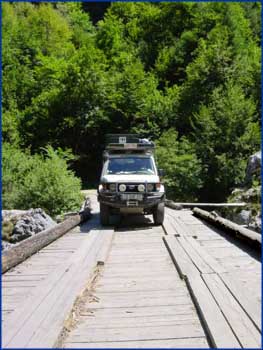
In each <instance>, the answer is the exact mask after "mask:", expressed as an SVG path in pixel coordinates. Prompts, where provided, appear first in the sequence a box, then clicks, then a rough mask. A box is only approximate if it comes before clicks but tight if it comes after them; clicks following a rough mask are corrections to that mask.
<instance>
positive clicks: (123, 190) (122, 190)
mask: <svg viewBox="0 0 263 350" xmlns="http://www.w3.org/2000/svg"><path fill="white" fill-rule="evenodd" d="M119 190H120V191H121V192H125V191H126V185H124V184H121V185H120V186H119Z"/></svg>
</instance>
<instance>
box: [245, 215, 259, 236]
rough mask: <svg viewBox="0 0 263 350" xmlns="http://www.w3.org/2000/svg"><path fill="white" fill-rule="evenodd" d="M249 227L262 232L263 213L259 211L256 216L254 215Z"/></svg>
mask: <svg viewBox="0 0 263 350" xmlns="http://www.w3.org/2000/svg"><path fill="white" fill-rule="evenodd" d="M248 228H249V229H251V230H253V231H256V232H258V233H261V230H262V222H261V215H260V213H258V214H257V215H256V216H254V217H252V220H251V222H250V223H249V225H248Z"/></svg>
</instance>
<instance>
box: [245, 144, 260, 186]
mask: <svg viewBox="0 0 263 350" xmlns="http://www.w3.org/2000/svg"><path fill="white" fill-rule="evenodd" d="M260 169H261V151H258V152H256V153H255V154H252V156H250V157H249V159H248V163H247V168H246V182H251V181H252V178H253V176H254V175H256V176H260Z"/></svg>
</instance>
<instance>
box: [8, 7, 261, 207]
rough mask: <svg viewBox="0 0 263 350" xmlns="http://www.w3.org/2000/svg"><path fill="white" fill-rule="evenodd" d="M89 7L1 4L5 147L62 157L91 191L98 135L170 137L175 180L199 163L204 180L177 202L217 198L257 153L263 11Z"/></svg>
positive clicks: (186, 189) (98, 149)
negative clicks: (48, 149) (66, 152)
mask: <svg viewBox="0 0 263 350" xmlns="http://www.w3.org/2000/svg"><path fill="white" fill-rule="evenodd" d="M91 6H94V5H93V4H91V5H87V4H84V5H83V4H81V3H77V2H74V3H61V2H57V3H40V4H36V3H26V2H13V3H8V2H5V3H3V28H2V29H3V31H2V32H3V38H2V40H3V41H2V43H3V104H2V106H3V139H4V141H5V142H10V143H12V144H14V145H16V146H17V147H20V148H21V149H22V150H25V149H27V148H30V149H31V151H32V152H33V153H36V154H39V153H41V152H42V151H41V148H42V147H45V145H47V144H50V145H52V146H53V147H54V148H58V147H61V148H63V149H65V148H70V149H71V150H72V152H73V154H74V155H75V156H76V157H75V159H74V160H73V161H72V163H73V167H74V168H75V169H76V170H78V175H80V176H81V177H82V179H83V180H84V181H85V182H86V181H87V179H88V182H89V181H93V182H95V181H97V180H98V177H99V174H98V173H99V167H100V160H101V152H102V149H103V142H104V139H105V134H106V133H109V132H112V133H114V132H116V133H118V132H136V133H140V134H142V136H145V137H146V136H148V137H151V138H152V139H153V140H158V139H159V138H160V136H161V135H162V134H165V132H166V131H167V130H169V129H171V128H172V129H173V130H175V131H176V132H177V133H178V134H177V137H176V140H177V141H176V142H177V143H178V142H179V143H178V148H179V149H180V150H178V151H177V152H176V153H175V154H176V157H177V158H178V159H182V160H181V161H179V160H178V159H177V166H178V168H177V169H179V168H180V167H181V170H180V171H181V173H187V169H188V168H187V167H189V169H188V172H191V171H192V168H191V166H192V164H195V167H196V169H197V168H198V164H201V170H200V173H199V172H198V174H199V175H198V176H199V177H200V178H201V180H202V181H201V184H202V187H200V186H201V185H199V184H197V183H194V182H193V184H192V185H191V186H190V187H188V186H186V187H182V188H184V189H183V191H182V192H181V194H180V191H179V188H177V189H176V190H174V191H175V192H174V195H175V196H179V197H180V198H182V197H181V196H182V193H184V194H185V195H186V196H187V198H188V197H189V198H196V197H198V198H199V199H200V200H205V201H208V200H213V201H215V200H222V199H224V198H225V197H226V196H227V195H228V194H229V192H230V191H231V188H232V187H233V186H235V185H237V184H240V183H242V181H243V176H244V169H245V164H246V160H247V158H248V156H249V155H250V154H252V153H254V152H255V151H257V150H258V149H259V148H260V116H261V48H260V43H261V35H260V33H261V31H260V28H261V17H260V10H261V4H260V3H256V2H255V3H223V2H221V3H220V2H208V3H205V2H195V3H183V2H181V3H176V2H174V3H165V2H161V3H151V2H148V3H147V2H145V3H140V2H134V3H118V2H114V3H112V4H109V5H107V6H105V4H102V5H101V8H99V6H100V5H99V4H98V5H96V6H97V7H96V11H95V12H96V13H97V14H99V15H98V16H97V15H96V13H95V14H94V12H93V11H92V10H91ZM83 9H85V10H83ZM101 9H102V10H101ZM104 9H107V10H105V12H104V15H103V11H104ZM94 15H95V17H96V18H97V19H98V18H100V20H99V21H98V22H97V20H96V21H95V22H96V25H93V24H92V22H91V21H90V18H91V17H92V18H93V19H94ZM162 142H164V141H163V139H162ZM163 147H164V146H163ZM167 147H168V145H167ZM162 149H163V152H161V155H160V157H159V158H160V159H159V161H160V162H162V157H164V159H165V160H166V154H167V152H168V151H167V152H165V151H164V148H162ZM181 149H182V150H181ZM178 152H179V153H178ZM184 152H185V156H186V158H187V157H188V156H189V155H191V157H192V158H187V159H188V160H183V157H184ZM22 153H25V152H22ZM178 162H179V163H180V167H179V165H178V164H179V163H178ZM184 164H186V165H184ZM171 166H172V165H171ZM198 169H199V168H198ZM198 171H199V170H198ZM5 176H6V175H5V173H4V177H5ZM170 176H171V173H170ZM177 176H179V177H180V172H179V170H178V174H177ZM171 178H172V177H171ZM173 179H174V180H173V181H175V182H176V179H175V178H174V177H173ZM166 181H168V178H166ZM187 181H188V180H187ZM189 181H190V179H189ZM190 183H191V181H190ZM180 186H184V185H183V183H182V181H181V177H180ZM170 187H172V185H171V184H170V185H169V188H170ZM190 188H191V189H190ZM171 193H172V192H171Z"/></svg>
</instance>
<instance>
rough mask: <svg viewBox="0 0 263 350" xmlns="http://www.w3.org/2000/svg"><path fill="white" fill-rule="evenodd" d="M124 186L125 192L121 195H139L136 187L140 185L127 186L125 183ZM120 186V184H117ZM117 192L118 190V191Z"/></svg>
mask: <svg viewBox="0 0 263 350" xmlns="http://www.w3.org/2000/svg"><path fill="white" fill-rule="evenodd" d="M124 185H125V186H126V190H125V191H124V192H122V193H126V192H133V193H138V192H139V193H141V192H140V191H139V190H138V186H139V185H140V184H127V183H124ZM119 186H120V184H119ZM118 190H119V189H118Z"/></svg>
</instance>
